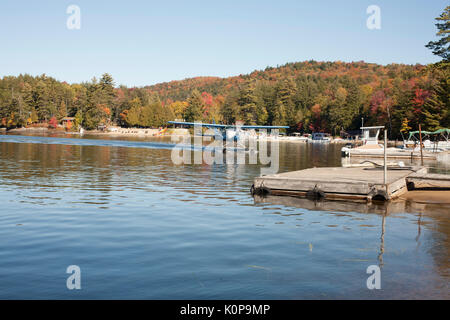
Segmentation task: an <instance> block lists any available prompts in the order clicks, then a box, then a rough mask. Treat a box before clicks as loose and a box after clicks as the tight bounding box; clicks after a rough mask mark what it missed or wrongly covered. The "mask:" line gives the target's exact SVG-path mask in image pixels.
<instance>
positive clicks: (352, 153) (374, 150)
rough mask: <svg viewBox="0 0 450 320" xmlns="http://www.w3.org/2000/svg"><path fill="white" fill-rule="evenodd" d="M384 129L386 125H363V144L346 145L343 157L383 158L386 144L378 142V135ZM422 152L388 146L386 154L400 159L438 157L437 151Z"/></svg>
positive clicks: (429, 158)
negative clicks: (355, 145)
mask: <svg viewBox="0 0 450 320" xmlns="http://www.w3.org/2000/svg"><path fill="white" fill-rule="evenodd" d="M381 129H384V126H378V127H361V130H362V131H363V145H362V146H360V147H356V148H351V147H349V146H345V147H343V148H342V149H341V154H342V156H343V157H364V158H382V157H384V145H382V144H379V143H378V136H379V134H380V130H381ZM422 151H423V152H422V154H421V152H420V148H419V150H416V149H408V148H387V149H386V156H387V157H388V158H399V159H420V158H421V157H422V156H423V158H424V159H427V160H436V159H437V158H438V156H437V153H433V152H429V151H426V150H422Z"/></svg>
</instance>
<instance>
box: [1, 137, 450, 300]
mask: <svg viewBox="0 0 450 320" xmlns="http://www.w3.org/2000/svg"><path fill="white" fill-rule="evenodd" d="M135 140H137V139H135ZM168 142H170V141H167V140H164V139H163V140H161V139H159V140H155V141H154V142H148V141H147V142H145V141H130V140H126V139H122V140H112V139H109V140H99V139H98V137H95V136H91V137H88V136H86V137H83V139H79V138H70V137H69V138H61V137H33V136H14V135H0V203H1V209H0V299H55V298H61V299H113V298H114V299H334V298H356V299H360V298H363V299H388V298H401V299H403V298H405V299H416V298H431V299H434V298H444V299H448V298H450V294H449V292H450V290H449V283H450V273H449V271H450V260H449V257H450V219H449V212H450V208H449V207H446V206H445V205H424V204H420V203H411V202H408V203H400V204H399V205H395V206H394V207H395V208H394V207H392V206H382V205H380V206H377V205H375V206H366V205H356V204H342V203H314V202H311V201H309V200H298V201H297V200H295V199H292V198H285V197H272V198H270V197H269V198H265V199H254V198H253V197H252V196H251V195H250V192H249V190H250V186H251V185H252V181H253V178H254V177H255V176H258V175H259V174H260V166H259V165H237V164H223V165H213V166H209V165H206V164H204V165H174V164H173V163H172V161H171V158H170V154H171V149H170V147H165V145H164V143H168ZM339 150H340V146H339V145H333V144H331V145H311V144H309V145H308V144H300V143H280V171H281V172H284V171H291V170H299V169H303V168H308V167H313V166H340V165H341V158H340V151H339ZM433 166H435V170H438V171H439V170H441V171H442V170H444V171H445V170H447V167H446V166H447V164H433ZM399 208H400V209H399ZM70 265H77V266H79V267H80V269H81V290H68V289H67V287H66V280H67V278H68V277H69V276H70V274H67V273H66V269H67V267H68V266H70ZM370 265H377V266H380V267H381V290H369V289H368V288H367V285H366V281H367V278H368V277H369V276H370V275H369V274H367V273H366V270H367V268H368V266H370Z"/></svg>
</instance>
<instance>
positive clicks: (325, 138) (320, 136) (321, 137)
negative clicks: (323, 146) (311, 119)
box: [308, 132, 331, 143]
mask: <svg viewBox="0 0 450 320" xmlns="http://www.w3.org/2000/svg"><path fill="white" fill-rule="evenodd" d="M330 141H331V138H330V135H329V134H328V133H323V132H314V133H313V134H312V135H311V138H310V139H308V142H312V143H328V142H330Z"/></svg>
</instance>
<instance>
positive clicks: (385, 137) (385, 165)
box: [383, 129, 387, 184]
mask: <svg viewBox="0 0 450 320" xmlns="http://www.w3.org/2000/svg"><path fill="white" fill-rule="evenodd" d="M386 150H387V129H384V167H383V171H384V179H383V181H384V184H386V183H387V151H386Z"/></svg>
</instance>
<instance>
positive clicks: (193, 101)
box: [183, 90, 203, 122]
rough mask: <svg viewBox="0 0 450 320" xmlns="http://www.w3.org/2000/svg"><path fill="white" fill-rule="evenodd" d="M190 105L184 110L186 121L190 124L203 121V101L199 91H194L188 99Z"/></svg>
mask: <svg viewBox="0 0 450 320" xmlns="http://www.w3.org/2000/svg"><path fill="white" fill-rule="evenodd" d="M187 102H188V105H187V107H186V110H184V115H183V117H184V119H185V120H186V121H188V122H193V121H201V120H203V117H202V116H203V99H202V95H201V94H200V92H199V91H198V90H194V91H192V94H191V96H190V97H189V99H188V101H187Z"/></svg>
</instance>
